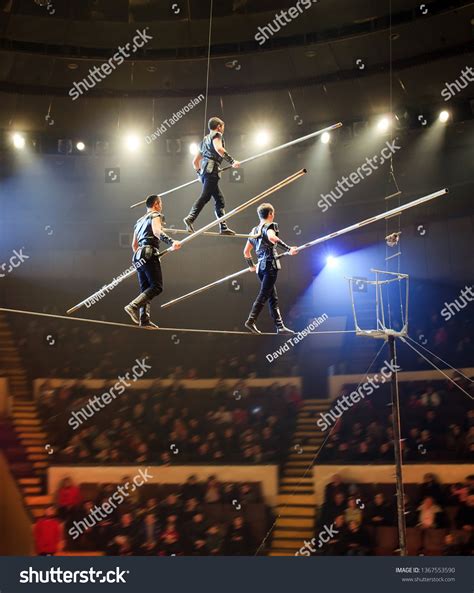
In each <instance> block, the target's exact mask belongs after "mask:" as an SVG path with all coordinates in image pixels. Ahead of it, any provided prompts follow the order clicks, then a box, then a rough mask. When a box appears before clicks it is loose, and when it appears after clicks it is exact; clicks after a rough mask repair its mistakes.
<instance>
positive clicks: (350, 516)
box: [344, 496, 362, 525]
mask: <svg viewBox="0 0 474 593" xmlns="http://www.w3.org/2000/svg"><path fill="white" fill-rule="evenodd" d="M344 519H345V521H346V523H347V525H349V524H350V523H351V522H353V521H356V522H357V523H359V524H360V523H362V510H361V509H360V508H359V507H358V506H357V503H356V500H355V498H354V497H353V496H351V497H349V498H348V499H347V508H346V510H345V511H344Z"/></svg>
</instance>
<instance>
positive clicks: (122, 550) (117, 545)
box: [107, 535, 133, 556]
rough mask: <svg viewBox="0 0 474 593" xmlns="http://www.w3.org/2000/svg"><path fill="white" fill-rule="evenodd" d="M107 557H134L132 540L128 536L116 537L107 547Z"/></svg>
mask: <svg viewBox="0 0 474 593" xmlns="http://www.w3.org/2000/svg"><path fill="white" fill-rule="evenodd" d="M107 556H133V549H132V545H131V543H130V540H129V539H128V537H127V536H126V535H116V536H115V537H114V539H113V540H112V541H111V542H110V544H109V545H108V546H107Z"/></svg>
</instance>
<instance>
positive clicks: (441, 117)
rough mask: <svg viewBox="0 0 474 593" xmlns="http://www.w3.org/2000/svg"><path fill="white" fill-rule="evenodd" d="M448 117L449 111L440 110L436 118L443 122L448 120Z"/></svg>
mask: <svg viewBox="0 0 474 593" xmlns="http://www.w3.org/2000/svg"><path fill="white" fill-rule="evenodd" d="M449 117H450V113H449V111H441V113H440V114H439V116H438V119H439V121H440V122H442V123H443V124H445V123H446V122H447V121H448V119H449Z"/></svg>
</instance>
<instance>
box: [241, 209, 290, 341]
mask: <svg viewBox="0 0 474 593" xmlns="http://www.w3.org/2000/svg"><path fill="white" fill-rule="evenodd" d="M257 213H258V217H259V219H260V224H259V225H258V226H256V227H254V228H253V229H252V231H251V233H250V234H251V235H257V237H256V238H255V239H254V238H252V239H249V240H248V241H247V243H246V245H245V249H244V257H245V259H246V261H247V263H248V265H249V266H250V269H251V270H252V271H255V269H256V270H257V274H258V277H259V278H260V282H261V284H260V292H259V293H258V296H257V299H256V300H255V302H254V304H253V307H252V310H251V312H250V315H249V318H248V319H247V321H246V322H245V327H246V328H247V329H249V330H250V331H251V332H252V333H254V334H260V333H261V332H260V331H259V330H258V328H257V326H256V322H257V318H258V316H259V315H260V313H261V311H262V309H263V307H264V305H265V303H266V302H267V301H268V305H269V309H270V314H271V316H272V318H273V321H274V322H275V326H276V330H277V333H279V334H294V333H295V332H294V331H292V330H291V329H288V328H287V327H285V324H284V323H283V319H282V317H281V313H280V309H279V308H278V295H277V291H276V288H275V284H276V281H277V277H278V270H280V269H281V264H280V260H279V259H278V253H277V249H276V248H277V246H278V245H280V246H281V247H283V248H284V249H286V252H287V253H289V254H290V255H296V254H297V253H298V248H297V247H290V246H289V245H287V244H286V243H284V242H283V241H282V240H281V239H280V238H279V237H278V232H279V231H278V224H277V223H276V222H274V219H275V208H274V207H273V206H272V205H271V204H261V205H260V206H259V207H258V209H257ZM253 248H255V252H256V254H257V258H258V263H257V266H255V264H254V262H253V260H252V249H253Z"/></svg>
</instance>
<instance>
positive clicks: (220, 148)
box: [183, 117, 240, 235]
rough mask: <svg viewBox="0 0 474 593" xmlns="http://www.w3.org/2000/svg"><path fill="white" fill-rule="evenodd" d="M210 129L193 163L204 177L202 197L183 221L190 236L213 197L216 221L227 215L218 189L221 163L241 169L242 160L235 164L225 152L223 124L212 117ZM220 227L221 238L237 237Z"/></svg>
mask: <svg viewBox="0 0 474 593" xmlns="http://www.w3.org/2000/svg"><path fill="white" fill-rule="evenodd" d="M208 126H209V134H208V135H207V136H205V137H204V139H203V141H202V142H201V146H200V149H199V151H198V153H197V154H196V156H195V157H194V161H193V165H194V169H195V171H196V173H197V174H198V175H199V176H200V177H201V181H202V184H203V188H202V193H201V196H200V197H199V198H198V199H197V200H196V202H195V203H194V205H193V207H192V208H191V211H190V212H189V214H188V215H187V216H186V218H184V219H183V220H184V224H185V225H186V229H187V231H188V232H189V233H194V227H193V223H194V221H195V220H196V219H197V217H198V216H199V214H200V212H201V210H202V209H203V208H204V206H205V205H206V204H207V203H208V202H209V200H210V199H211V198H214V202H215V213H216V218H222V216H224V215H225V199H224V196H223V194H222V192H221V190H220V188H219V179H220V177H221V173H220V171H219V166H220V164H221V163H222V161H223V160H226V161H227V162H228V163H229V164H230V165H232V167H233V168H234V169H238V168H239V167H240V163H239V161H235V160H234V159H233V158H232V157H231V156H230V154H229V153H228V152H227V151H226V149H225V142H224V127H225V124H224V122H223V121H222V120H221V119H220V118H218V117H211V119H210V120H209V123H208ZM219 226H220V234H221V235H235V232H234V231H232V230H231V229H229V227H228V226H227V223H226V222H225V221H224V220H223V221H222V222H221V223H220V225H219Z"/></svg>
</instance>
